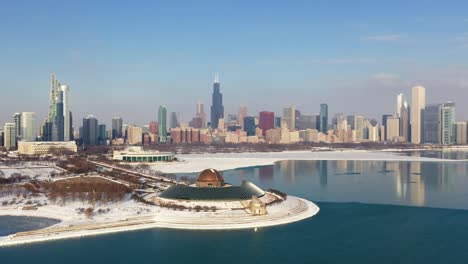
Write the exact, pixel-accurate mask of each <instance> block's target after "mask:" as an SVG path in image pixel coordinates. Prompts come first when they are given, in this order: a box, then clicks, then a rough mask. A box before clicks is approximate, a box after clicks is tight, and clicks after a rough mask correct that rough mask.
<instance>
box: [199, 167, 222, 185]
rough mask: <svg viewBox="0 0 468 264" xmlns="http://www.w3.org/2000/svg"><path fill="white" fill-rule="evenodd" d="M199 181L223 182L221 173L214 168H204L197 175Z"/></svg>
mask: <svg viewBox="0 0 468 264" xmlns="http://www.w3.org/2000/svg"><path fill="white" fill-rule="evenodd" d="M197 181H199V182H224V178H223V175H221V173H219V171H217V170H215V169H206V170H204V171H202V172H200V174H199V175H198V179H197Z"/></svg>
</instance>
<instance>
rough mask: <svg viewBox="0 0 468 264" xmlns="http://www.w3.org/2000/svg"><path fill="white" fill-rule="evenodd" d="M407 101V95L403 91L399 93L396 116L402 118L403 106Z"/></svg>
mask: <svg viewBox="0 0 468 264" xmlns="http://www.w3.org/2000/svg"><path fill="white" fill-rule="evenodd" d="M405 102H406V98H405V95H404V94H402V93H399V94H398V95H397V102H396V107H395V116H396V117H398V118H400V117H401V108H402V107H403V105H404V104H405Z"/></svg>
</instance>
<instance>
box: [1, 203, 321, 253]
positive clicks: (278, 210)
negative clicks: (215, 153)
mask: <svg viewBox="0 0 468 264" xmlns="http://www.w3.org/2000/svg"><path fill="white" fill-rule="evenodd" d="M268 210H269V213H268V214H267V215H264V216H253V215H247V214H245V212H244V211H232V210H226V211H221V212H185V211H184V212H181V211H172V210H169V209H163V208H158V210H157V211H156V212H151V213H149V214H146V215H142V216H138V217H131V216H127V217H124V218H122V217H120V219H112V221H110V220H109V219H100V220H99V221H93V222H91V223H90V222H89V221H88V222H82V223H76V224H75V225H71V224H70V223H73V221H74V220H73V219H71V218H70V216H69V215H67V213H64V212H63V211H62V212H60V210H57V208H55V207H54V208H39V209H38V210H37V211H21V210H18V209H10V210H5V209H3V210H0V216H36V217H47V218H53V219H57V220H61V221H62V222H61V223H59V224H56V225H53V226H51V227H48V228H45V229H42V230H37V231H38V232H39V234H37V233H34V231H31V232H33V234H31V235H29V234H27V235H24V234H23V235H20V236H16V235H10V236H6V237H0V247H7V246H15V245H21V244H29V243H37V242H44V241H51V240H59V239H68V238H80V237H85V236H95V235H102V234H109V233H117V232H125V231H134V230H143V229H151V228H168V229H186V230H234V229H256V228H261V227H269V226H276V225H284V224H288V223H292V222H297V221H300V220H304V219H306V218H310V217H312V216H314V215H316V214H317V213H318V212H319V210H320V209H319V207H318V206H317V205H316V204H314V203H313V202H310V201H307V200H304V199H301V198H298V197H294V196H288V199H287V200H286V201H284V202H282V203H280V204H275V205H272V206H271V207H269V209H268ZM103 220H104V221H103ZM116 223H118V225H116ZM80 224H81V226H82V227H83V228H80ZM91 225H94V226H91ZM68 228H69V229H70V230H67V229H68ZM26 233H28V232H26Z"/></svg>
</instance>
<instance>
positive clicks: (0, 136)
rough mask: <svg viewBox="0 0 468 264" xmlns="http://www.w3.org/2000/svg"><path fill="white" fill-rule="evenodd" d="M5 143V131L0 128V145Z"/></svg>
mask: <svg viewBox="0 0 468 264" xmlns="http://www.w3.org/2000/svg"><path fill="white" fill-rule="evenodd" d="M4 145H5V133H4V132H3V130H2V129H0V147H3V146H4Z"/></svg>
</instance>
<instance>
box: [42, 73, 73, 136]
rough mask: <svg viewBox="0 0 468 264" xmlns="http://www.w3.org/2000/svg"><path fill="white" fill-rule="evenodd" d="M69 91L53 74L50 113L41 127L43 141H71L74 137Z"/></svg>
mask: <svg viewBox="0 0 468 264" xmlns="http://www.w3.org/2000/svg"><path fill="white" fill-rule="evenodd" d="M69 93H70V88H69V87H68V86H67V85H62V84H60V82H59V81H58V80H57V78H56V76H55V74H52V76H51V80H50V105H49V113H48V116H47V119H46V122H45V124H44V125H43V126H42V128H41V129H42V131H41V139H42V140H43V141H69V140H71V139H72V138H73V129H72V127H73V125H72V113H71V111H70V99H69Z"/></svg>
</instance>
